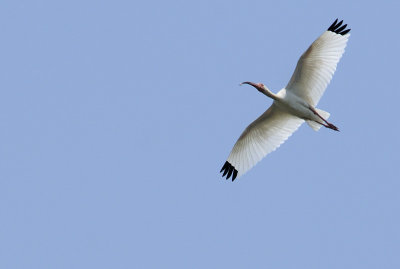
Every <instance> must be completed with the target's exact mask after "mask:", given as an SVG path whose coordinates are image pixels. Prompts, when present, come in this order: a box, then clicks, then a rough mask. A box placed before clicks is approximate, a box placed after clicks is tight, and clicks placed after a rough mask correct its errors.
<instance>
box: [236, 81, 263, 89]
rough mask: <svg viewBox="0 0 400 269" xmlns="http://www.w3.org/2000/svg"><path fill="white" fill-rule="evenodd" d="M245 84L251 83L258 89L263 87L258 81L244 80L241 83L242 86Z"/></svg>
mask: <svg viewBox="0 0 400 269" xmlns="http://www.w3.org/2000/svg"><path fill="white" fill-rule="evenodd" d="M243 84H249V85H251V86H253V87H254V88H256V89H260V88H262V86H261V85H260V84H257V83H254V82H250V81H245V82H242V83H240V84H239V85H240V86H242V85H243Z"/></svg>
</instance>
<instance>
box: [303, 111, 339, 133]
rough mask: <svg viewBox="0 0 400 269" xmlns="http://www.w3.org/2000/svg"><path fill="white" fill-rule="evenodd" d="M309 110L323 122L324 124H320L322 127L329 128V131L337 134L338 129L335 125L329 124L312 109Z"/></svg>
mask: <svg viewBox="0 0 400 269" xmlns="http://www.w3.org/2000/svg"><path fill="white" fill-rule="evenodd" d="M309 108H310V110H311V111H312V112H313V113H314V114H315V115H317V116H318V117H319V118H320V119H321V120H323V121H324V122H325V124H324V123H322V125H324V126H325V127H326V128H329V129H332V130H334V131H338V132H339V128H338V127H336V126H335V125H333V124H332V123H330V122H328V121H327V120H326V119H324V118H323V117H322V116H321V115H320V114H319V113H318V112H317V111H316V110H315V109H314V108H313V107H311V106H310V107H309Z"/></svg>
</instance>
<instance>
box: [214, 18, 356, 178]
mask: <svg viewBox="0 0 400 269" xmlns="http://www.w3.org/2000/svg"><path fill="white" fill-rule="evenodd" d="M342 22H343V21H341V22H339V23H338V22H337V20H336V21H335V22H334V23H333V24H332V25H331V26H330V27H329V28H328V30H327V31H325V32H324V33H323V34H322V35H321V36H320V37H319V38H318V39H317V40H315V41H314V43H312V44H311V46H310V47H309V48H308V49H307V50H306V51H305V52H304V53H303V55H302V56H301V57H300V59H299V61H298V63H297V66H296V69H295V71H294V73H293V75H292V77H291V79H290V81H289V83H288V85H287V86H286V87H285V88H283V89H282V90H280V91H279V92H278V93H277V94H274V93H272V92H271V91H270V90H269V89H268V88H267V87H266V86H265V85H264V84H261V83H258V84H256V83H253V82H243V83H242V84H249V85H251V86H253V87H255V88H256V89H257V90H258V91H260V92H261V93H263V94H265V95H266V96H268V97H270V98H272V99H274V102H273V104H272V105H271V106H270V107H269V108H268V109H267V110H266V111H265V112H264V113H263V114H262V115H261V116H260V117H258V118H257V119H256V120H255V121H253V122H252V123H251V124H250V125H249V126H248V127H247V128H246V129H245V130H244V131H243V133H242V135H241V136H240V137H239V139H238V141H237V142H236V144H235V146H234V147H233V149H232V151H231V153H230V154H229V157H228V160H227V161H226V162H225V164H224V166H223V167H222V169H221V172H223V176H225V175H227V179H228V178H229V177H230V176H231V175H232V180H234V179H235V178H236V177H237V176H241V175H243V174H244V173H245V172H246V171H248V170H249V169H250V168H252V167H253V166H254V165H255V164H256V163H257V162H258V161H260V160H261V159H262V158H263V157H264V156H266V155H267V154H268V153H270V152H272V151H274V150H275V149H276V148H278V147H279V146H280V145H281V144H282V143H283V142H284V141H285V140H286V139H287V138H288V137H289V136H291V135H292V134H293V133H294V132H295V131H296V130H297V129H298V128H299V127H300V125H301V124H302V123H303V122H304V121H306V122H307V123H308V124H309V126H310V127H311V128H313V129H314V130H315V131H318V130H319V129H320V128H321V126H325V127H327V128H330V129H333V130H335V131H338V128H337V127H336V126H334V125H333V124H331V123H329V122H328V121H327V119H328V117H329V115H330V114H329V113H328V112H326V111H323V110H320V109H318V108H316V105H317V104H318V102H319V100H320V98H321V96H322V95H323V93H324V91H325V89H326V87H327V85H328V84H329V82H330V80H331V79H332V76H333V73H334V72H335V70H336V66H337V63H338V62H339V60H340V58H341V57H342V55H343V53H344V49H345V47H346V44H347V41H348V38H349V36H350V34H348V32H349V31H350V29H348V30H346V29H345V28H346V26H347V24H346V25H343V26H341V25H342ZM340 26H341V27H340Z"/></svg>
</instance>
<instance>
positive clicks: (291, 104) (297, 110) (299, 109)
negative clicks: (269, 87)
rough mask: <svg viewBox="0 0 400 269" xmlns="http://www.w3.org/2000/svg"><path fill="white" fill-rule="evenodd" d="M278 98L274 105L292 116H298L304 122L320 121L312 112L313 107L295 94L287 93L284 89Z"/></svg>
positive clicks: (278, 94)
mask: <svg viewBox="0 0 400 269" xmlns="http://www.w3.org/2000/svg"><path fill="white" fill-rule="evenodd" d="M276 96H277V97H278V98H277V99H276V100H275V101H274V104H276V106H278V107H280V108H281V109H282V110H285V111H287V112H289V113H290V114H293V115H296V116H297V117H299V118H301V119H304V120H313V121H320V118H318V116H316V115H315V114H314V113H312V111H311V110H310V106H311V105H310V104H308V103H307V102H306V101H305V100H304V99H302V98H300V97H298V96H297V95H296V94H294V93H293V92H291V91H287V90H286V89H285V88H283V89H282V90H280V91H279V92H278V93H277V94H276Z"/></svg>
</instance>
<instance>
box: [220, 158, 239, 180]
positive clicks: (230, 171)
mask: <svg viewBox="0 0 400 269" xmlns="http://www.w3.org/2000/svg"><path fill="white" fill-rule="evenodd" d="M222 172H223V174H222V177H225V175H226V174H227V175H226V179H229V178H230V177H231V176H232V181H234V180H235V178H236V177H237V175H238V170H236V168H235V167H234V166H233V165H232V164H230V163H229V162H228V161H226V162H225V163H224V166H222V169H221V171H220V173H222Z"/></svg>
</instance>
